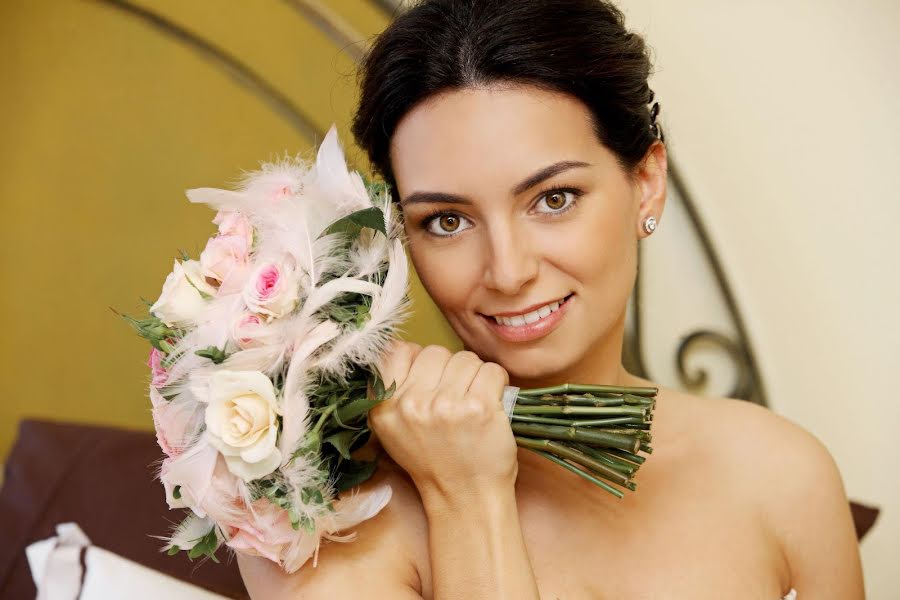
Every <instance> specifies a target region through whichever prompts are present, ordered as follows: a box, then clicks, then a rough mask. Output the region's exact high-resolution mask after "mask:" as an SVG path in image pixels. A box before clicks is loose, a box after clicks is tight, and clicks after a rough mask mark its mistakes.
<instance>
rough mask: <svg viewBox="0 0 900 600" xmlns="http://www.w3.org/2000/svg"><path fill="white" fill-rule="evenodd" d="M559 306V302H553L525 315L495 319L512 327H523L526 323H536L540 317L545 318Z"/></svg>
mask: <svg viewBox="0 0 900 600" xmlns="http://www.w3.org/2000/svg"><path fill="white" fill-rule="evenodd" d="M558 308H559V302H551V303H550V304H547V305H545V306H542V307H540V308H539V309H537V310H533V311H531V312H530V313H526V314H524V315H518V316H515V317H494V320H495V321H497V322H498V323H500V324H501V325H507V326H510V327H521V326H522V325H525V324H526V323H534V322H535V321H537V320H539V319H543V318H544V317H546V316H547V315H549V314H550V313H552V312H554V311H556V310H557V309H558Z"/></svg>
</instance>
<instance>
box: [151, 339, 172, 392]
mask: <svg viewBox="0 0 900 600" xmlns="http://www.w3.org/2000/svg"><path fill="white" fill-rule="evenodd" d="M163 356H164V355H163V353H162V352H160V351H159V350H157V349H156V348H152V349H151V350H150V358H148V359H147V366H148V367H150V371H151V373H152V378H153V379H152V380H151V381H150V385H152V386H153V387H162V386H164V385H166V381H168V379H169V373H168V371H166V370H165V369H164V368H163V367H162V359H163Z"/></svg>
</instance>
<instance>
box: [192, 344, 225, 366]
mask: <svg viewBox="0 0 900 600" xmlns="http://www.w3.org/2000/svg"><path fill="white" fill-rule="evenodd" d="M194 354H196V355H197V356H201V357H203V358H208V359H209V360H211V361H213V362H214V363H216V364H217V365H218V364H221V363H222V361H224V360H225V358H226V354H225V352H224V351H223V350H220V349H219V348H217V347H216V346H207V347H206V348H203V349H202V350H196V351H195V352H194Z"/></svg>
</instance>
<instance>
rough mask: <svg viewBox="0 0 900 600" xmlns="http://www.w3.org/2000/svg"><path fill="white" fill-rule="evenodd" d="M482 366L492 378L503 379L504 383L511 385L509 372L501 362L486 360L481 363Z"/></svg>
mask: <svg viewBox="0 0 900 600" xmlns="http://www.w3.org/2000/svg"><path fill="white" fill-rule="evenodd" d="M481 368H482V369H484V370H485V371H486V372H487V373H488V374H489V375H490V377H491V378H492V379H496V380H497V381H502V382H503V385H509V373H507V371H506V369H504V368H503V367H502V366H500V365H499V364H497V363H495V362H486V363H484V364H483V365H481Z"/></svg>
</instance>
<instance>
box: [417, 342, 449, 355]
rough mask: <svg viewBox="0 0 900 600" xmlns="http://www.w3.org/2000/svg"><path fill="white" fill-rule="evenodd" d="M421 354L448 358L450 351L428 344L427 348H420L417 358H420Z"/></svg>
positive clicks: (437, 345) (438, 345)
mask: <svg viewBox="0 0 900 600" xmlns="http://www.w3.org/2000/svg"><path fill="white" fill-rule="evenodd" d="M423 354H424V355H426V356H430V355H432V354H433V355H434V356H443V357H446V358H449V357H450V354H451V353H450V350H448V349H447V348H445V347H444V346H441V345H440V344H428V345H427V346H425V347H424V348H422V351H421V352H419V356H422V355H423Z"/></svg>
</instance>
